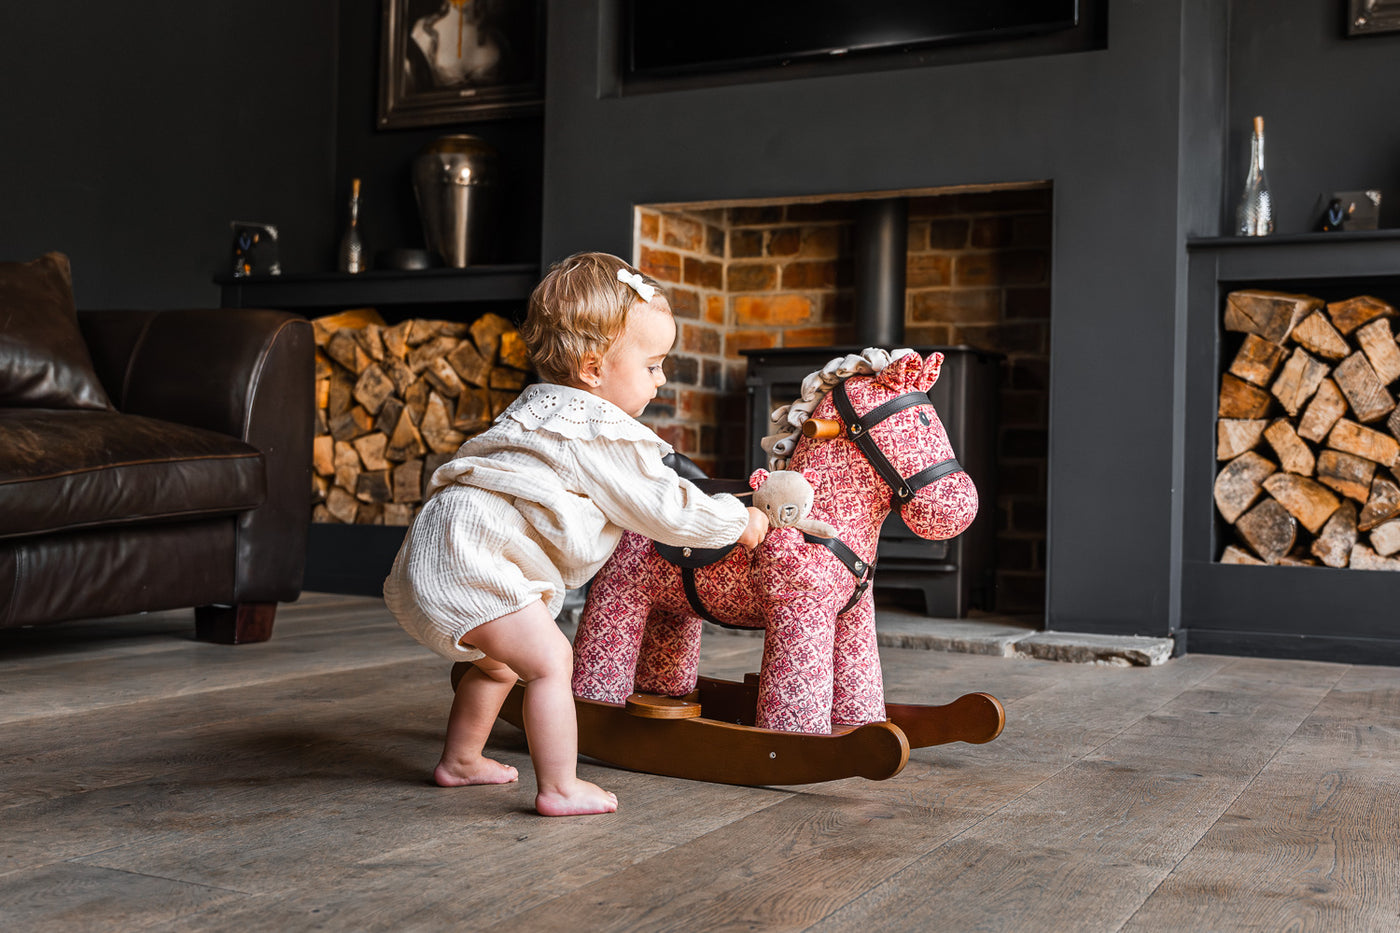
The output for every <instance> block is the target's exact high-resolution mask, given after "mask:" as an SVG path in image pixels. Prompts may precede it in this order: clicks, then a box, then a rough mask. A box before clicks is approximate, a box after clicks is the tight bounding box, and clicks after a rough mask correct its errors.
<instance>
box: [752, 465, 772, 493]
mask: <svg viewBox="0 0 1400 933" xmlns="http://www.w3.org/2000/svg"><path fill="white" fill-rule="evenodd" d="M767 481H768V471H767V470H764V469H758V470H754V471H753V473H751V474H750V475H749V488H750V489H757V488H758V487H760V486H762V485H763V484H764V483H766V482H767Z"/></svg>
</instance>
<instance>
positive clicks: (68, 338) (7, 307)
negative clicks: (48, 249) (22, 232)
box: [0, 253, 112, 410]
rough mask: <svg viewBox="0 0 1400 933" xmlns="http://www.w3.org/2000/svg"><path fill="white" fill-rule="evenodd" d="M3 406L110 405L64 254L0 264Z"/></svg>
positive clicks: (102, 407) (104, 407) (0, 400)
mask: <svg viewBox="0 0 1400 933" xmlns="http://www.w3.org/2000/svg"><path fill="white" fill-rule="evenodd" d="M0 405H5V406H11V405H25V406H30V407H33V408H90V409H97V410H110V409H111V408H112V403H111V401H110V400H108V398H107V393H106V392H105V391H104V390H103V388H102V383H101V382H99V381H98V379H97V373H96V372H94V371H93V368H92V358H91V357H90V356H89V355H88V349H87V344H85V343H84V342H83V337H82V333H81V332H80V331H79V330H78V315H77V312H76V311H75V310H74V307H73V284H72V276H71V273H70V270H69V268H68V257H67V256H65V255H63V254H62V253H46V254H45V255H43V256H41V257H39V258H38V259H35V260H34V261H33V262H0Z"/></svg>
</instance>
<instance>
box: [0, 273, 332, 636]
mask: <svg viewBox="0 0 1400 933" xmlns="http://www.w3.org/2000/svg"><path fill="white" fill-rule="evenodd" d="M314 353H315V350H314V344H313V339H312V332H311V325H310V324H309V323H308V322H307V321H306V320H304V319H303V318H300V317H298V316H296V315H293V314H288V313H285V312H280V311H256V310H241V309H240V310H233V309H221V310H176V311H148V310H135V311H88V312H83V313H81V314H79V313H77V312H76V311H75V309H74V305H73V297H72V288H71V277H70V271H69V264H68V260H67V258H66V257H64V256H63V255H62V254H58V253H49V254H47V255H45V256H43V257H41V258H40V259H37V260H34V261H33V262H0V627H6V626H19V625H33V624H37V623H48V622H57V621H62V620H67V619H92V618H102V617H108V616H116V615H125V614H130V613H135V612H143V611H152V610H165V609H178V608H182V607H193V608H194V609H195V634H196V637H198V638H201V639H204V640H208V641H217V642H224V643H235V644H236V643H241V642H252V641H263V640H265V639H267V638H268V637H270V636H271V634H272V623H273V619H274V616H275V613H276V608H277V604H278V603H279V602H286V601H290V600H294V599H296V598H297V596H298V595H299V594H300V592H301V584H302V574H303V570H304V566H305V555H306V533H307V523H308V520H309V515H310V489H311V438H312V433H313V417H314V408H313V406H314V392H313V378H314Z"/></svg>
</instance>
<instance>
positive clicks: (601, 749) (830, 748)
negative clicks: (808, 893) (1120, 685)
mask: <svg viewBox="0 0 1400 933" xmlns="http://www.w3.org/2000/svg"><path fill="white" fill-rule="evenodd" d="M465 670H466V665H465V664H458V665H455V666H454V667H453V671H452V685H453V687H454V689H455V687H456V685H457V682H458V681H459V680H460V679H461V675H462V673H463V672H464V671H465ZM757 691H758V682H757V677H756V676H755V675H752V674H751V675H749V676H748V677H746V678H745V682H744V683H737V682H734V681H727V680H717V679H715V678H709V677H702V678H700V681H699V685H698V689H697V690H696V692H695V693H693V694H691V695H690V696H689V697H685V698H682V699H676V698H671V697H653V696H649V695H645V694H634V695H633V696H632V697H629V698H628V702H627V703H626V704H614V703H602V702H598V701H596V700H585V699H582V698H580V697H575V698H574V703H575V706H576V708H577V710H578V735H579V752H580V753H581V754H583V755H586V756H587V757H589V758H596V759H597V760H599V761H603V762H606V763H608V764H612V765H617V766H618V767H622V768H627V769H629V770H633V771H641V772H645V773H647V774H660V775H664V776H667V777H678V778H686V779H689V780H692V781H708V782H711V783H715V784H746V785H769V784H773V785H792V784H815V783H819V782H822V781H835V780H840V779H842V778H850V777H863V778H867V779H869V780H872V781H882V780H885V779H887V778H891V777H894V776H895V775H896V774H898V773H899V772H900V771H901V770H903V768H904V766H905V764H907V763H908V761H909V749H910V748H911V747H913V748H923V747H926V746H930V745H941V744H945V743H948V742H971V743H982V742H990V741H991V740H992V739H994V738H996V737H997V736H998V735H1000V734H1001V730H1002V727H1003V726H1004V725H1005V722H1006V714H1005V711H1004V710H1003V709H1002V706H1001V703H999V702H998V701H997V699H996V698H995V697H993V696H991V695H990V694H986V693H970V694H967V695H965V696H962V697H959V698H958V699H956V700H954V701H953V702H952V703H949V704H946V705H944V706H915V705H908V704H889V705H888V706H887V707H886V709H887V710H888V711H889V717H890V718H889V721H888V722H876V723H868V724H866V725H863V726H855V727H850V726H848V727H837V729H836V730H835V731H833V732H832V734H831V735H811V734H807V733H800V732H779V731H775V730H772V729H760V728H758V727H756V726H754V725H753V710H754V706H755V704H754V700H755V698H756V695H757ZM523 696H524V687H523V685H521V684H517V685H516V686H515V688H514V689H512V690H511V692H510V696H509V697H508V698H507V699H506V702H505V705H504V706H503V707H502V708H501V718H502V719H504V720H505V721H506V722H509V723H510V724H512V725H514V726H516V727H520V728H523V722H524V720H523V716H522V713H521V701H522V699H523ZM702 710H703V713H702Z"/></svg>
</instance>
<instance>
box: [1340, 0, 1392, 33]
mask: <svg viewBox="0 0 1400 933" xmlns="http://www.w3.org/2000/svg"><path fill="white" fill-rule="evenodd" d="M1397 30H1400V0H1347V35H1349V36H1366V35H1370V34H1371V33H1376V32H1396V31H1397Z"/></svg>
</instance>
